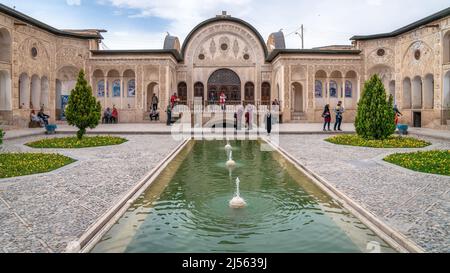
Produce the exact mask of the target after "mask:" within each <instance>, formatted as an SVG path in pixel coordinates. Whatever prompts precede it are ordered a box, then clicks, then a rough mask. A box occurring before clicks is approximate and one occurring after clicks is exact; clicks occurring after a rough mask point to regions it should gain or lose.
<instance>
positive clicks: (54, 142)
mask: <svg viewBox="0 0 450 273" xmlns="http://www.w3.org/2000/svg"><path fill="white" fill-rule="evenodd" d="M125 142H127V140H126V139H124V138H121V137H111V136H94V137H83V138H82V139H81V141H80V140H78V139H77V138H76V137H64V138H46V139H42V140H39V141H35V142H31V143H27V144H26V145H27V146H29V147H31V148H39V149H79V148H89V147H101V146H111V145H120V144H122V143H125Z"/></svg>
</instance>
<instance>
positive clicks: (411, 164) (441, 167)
mask: <svg viewBox="0 0 450 273" xmlns="http://www.w3.org/2000/svg"><path fill="white" fill-rule="evenodd" d="M384 161H386V162H389V163H392V164H395V165H398V166H401V167H404V168H407V169H410V170H413V171H418V172H423V173H432V174H440V175H447V176H450V150H448V151H425V152H416V153H407V154H393V155H390V156H388V157H386V158H385V159H384Z"/></svg>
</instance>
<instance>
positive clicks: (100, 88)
mask: <svg viewBox="0 0 450 273" xmlns="http://www.w3.org/2000/svg"><path fill="white" fill-rule="evenodd" d="M97 96H98V97H104V96H105V81H104V80H101V81H99V82H98V83H97Z"/></svg>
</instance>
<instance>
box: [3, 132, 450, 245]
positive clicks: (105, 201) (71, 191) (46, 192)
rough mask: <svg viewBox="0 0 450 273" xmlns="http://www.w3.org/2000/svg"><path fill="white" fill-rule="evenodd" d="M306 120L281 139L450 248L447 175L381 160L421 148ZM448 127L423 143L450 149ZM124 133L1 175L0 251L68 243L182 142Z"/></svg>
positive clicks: (369, 203)
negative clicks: (52, 161) (117, 141)
mask: <svg viewBox="0 0 450 273" xmlns="http://www.w3.org/2000/svg"><path fill="white" fill-rule="evenodd" d="M291 126H292V125H291ZM297 126H298V125H297ZM308 126H309V127H308ZM308 126H306V127H301V128H311V129H310V130H311V133H312V134H309V135H308V134H306V135H281V136H280V137H279V139H280V144H281V146H282V147H283V148H284V149H286V150H287V151H288V152H289V153H291V154H292V155H293V156H295V157H296V158H297V159H298V160H299V161H300V162H301V163H302V164H304V165H305V166H306V167H307V168H309V169H310V170H311V171H313V172H315V173H317V174H318V175H320V176H321V177H323V178H325V179H326V180H327V181H329V182H330V183H332V184H333V185H334V186H335V187H336V188H338V189H339V190H340V191H342V192H343V193H345V194H346V195H348V196H349V197H350V198H352V199H353V200H355V201H356V202H358V203H359V204H360V205H362V206H363V207H365V208H366V209H368V210H369V211H371V212H372V213H373V214H375V215H376V216H378V217H379V218H380V219H381V220H383V221H384V222H386V223H387V224H388V225H390V226H391V227H393V228H395V229H397V230H398V231H400V232H402V233H403V234H405V235H406V236H408V237H409V238H411V239H412V240H413V241H415V242H416V243H417V244H419V245H420V246H422V247H423V248H424V249H425V250H426V251H430V252H450V234H449V232H450V221H449V219H450V215H449V214H450V178H449V177H444V176H437V175H429V174H421V173H416V172H412V171H409V170H406V169H403V168H400V167H397V166H394V165H391V164H388V163H385V162H383V161H382V158H383V157H384V156H385V155H388V154H391V153H395V152H398V151H402V152H409V151H415V150H418V149H402V150H398V149H371V148H359V147H346V146H338V145H334V144H331V143H327V142H325V141H324V139H325V138H326V137H327V136H326V135H323V134H314V131H313V129H314V125H308ZM125 127H126V128H129V129H128V130H130V132H131V131H132V128H131V126H130V125H126V126H125V125H122V126H121V127H120V130H123V128H125ZM291 128H294V127H291ZM295 128H296V129H292V130H293V131H294V132H295V130H298V128H299V127H295ZM347 128H348V127H347ZM116 129H117V128H116ZM139 129H140V127H139V126H137V127H136V125H135V128H134V130H139ZM24 132H26V133H30V132H27V131H26V130H25V131H24ZM32 132H33V133H34V131H32ZM111 133H113V131H111ZM428 133H429V134H432V135H434V134H436V132H434V131H430V132H428ZM437 133H440V132H437ZM443 134H444V138H441V139H436V138H427V137H425V139H427V140H429V141H431V142H432V143H433V146H431V147H428V148H426V149H450V140H445V139H446V132H444V133H443ZM19 136H20V135H19ZM42 137H44V136H42V135H36V136H30V137H24V138H17V139H14V138H13V139H9V140H6V141H5V143H4V145H3V146H4V147H3V148H4V149H3V151H5V150H6V151H11V152H16V151H34V152H41V150H40V149H31V148H28V147H26V146H23V144H24V143H27V142H29V141H31V140H35V139H40V138H42ZM125 137H126V138H127V139H128V140H129V142H127V143H124V144H122V145H119V146H112V147H99V148H88V149H80V150H58V149H57V150H42V152H58V153H61V154H64V155H67V156H70V157H72V158H75V159H77V160H78V161H77V162H76V163H74V164H72V165H69V166H67V167H64V168H62V169H59V170H57V171H55V172H52V173H48V174H40V175H34V176H27V177H19V178H13V179H6V180H5V179H3V180H0V252H62V251H64V250H65V248H66V244H67V243H68V242H70V241H73V240H76V239H78V238H79V237H80V236H81V235H82V234H83V233H84V231H85V230H86V229H88V228H89V226H91V225H92V224H93V223H94V222H95V221H96V219H98V218H99V217H100V216H101V215H103V214H104V213H105V212H106V211H107V210H108V209H109V208H110V207H111V206H112V205H114V203H115V202H116V201H117V200H118V199H120V197H122V196H123V195H124V194H125V193H126V192H128V191H129V190H130V189H131V188H132V187H133V186H134V185H136V184H137V183H138V181H139V180H141V179H142V178H143V177H144V176H145V174H147V173H148V172H149V171H150V170H151V169H153V168H154V167H155V166H156V165H157V164H158V163H159V162H160V161H161V160H162V159H163V158H164V157H166V155H168V154H169V153H170V151H172V150H173V149H174V148H175V147H176V146H177V145H178V144H179V143H180V141H176V140H173V138H171V137H167V136H161V135H152V134H144V135H134V134H133V135H125ZM438 137H439V135H438ZM419 150H420V149H419Z"/></svg>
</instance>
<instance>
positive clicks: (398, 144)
mask: <svg viewBox="0 0 450 273" xmlns="http://www.w3.org/2000/svg"><path fill="white" fill-rule="evenodd" d="M326 141H328V142H330V143H333V144H338V145H347V146H358V147H370V148H424V147H427V146H430V145H431V143H429V142H426V141H424V140H421V139H417V138H413V137H396V136H392V137H389V138H387V139H384V140H366V139H364V138H362V137H359V136H358V135H339V136H334V137H331V138H328V139H326Z"/></svg>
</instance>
